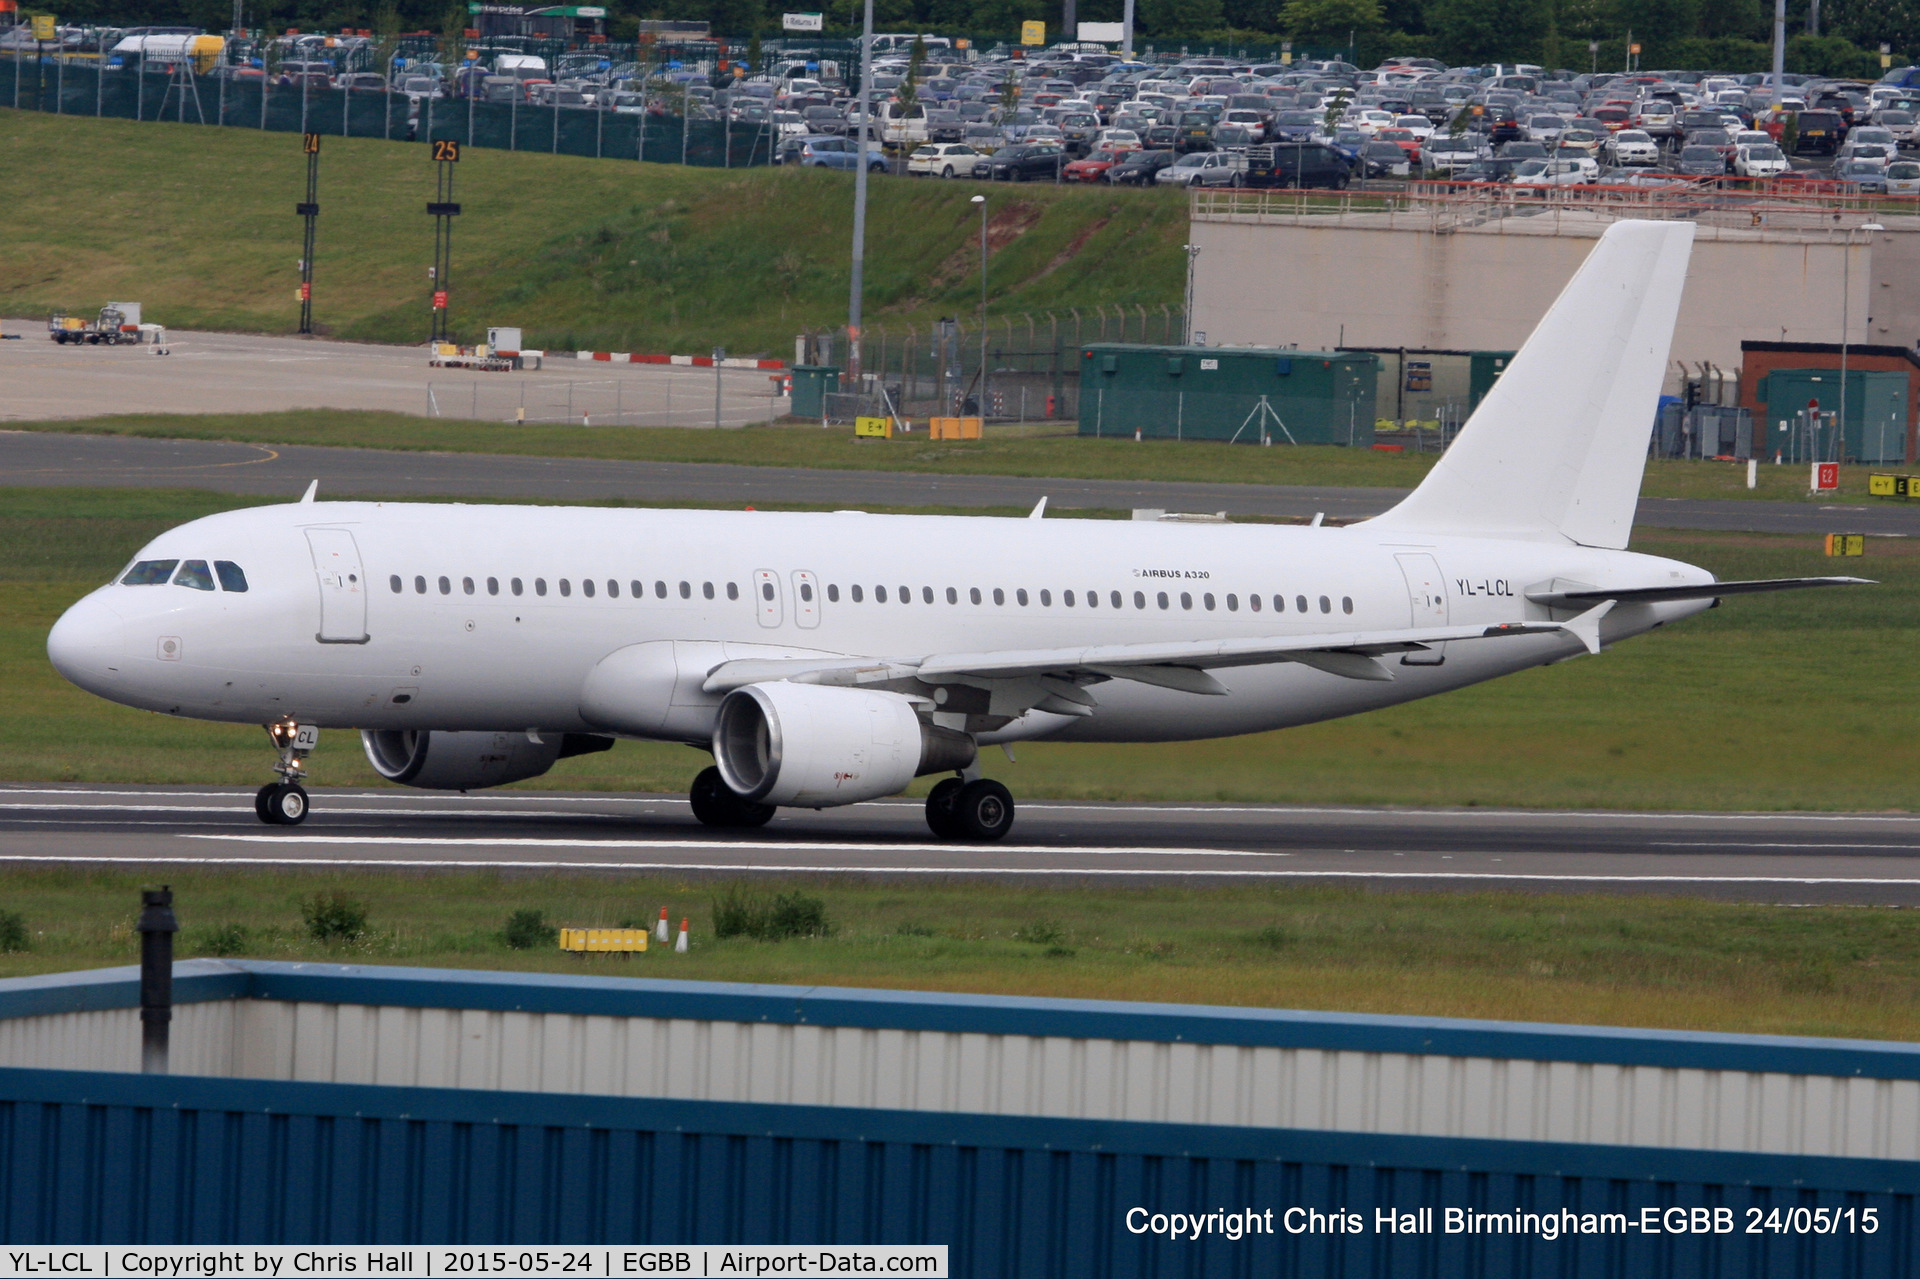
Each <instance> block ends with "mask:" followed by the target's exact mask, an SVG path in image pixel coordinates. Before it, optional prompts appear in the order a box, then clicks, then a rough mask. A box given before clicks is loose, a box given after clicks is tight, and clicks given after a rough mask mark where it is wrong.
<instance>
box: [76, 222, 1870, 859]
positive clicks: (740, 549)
mask: <svg viewBox="0 0 1920 1279" xmlns="http://www.w3.org/2000/svg"><path fill="white" fill-rule="evenodd" d="M1692 238H1693V227H1692V225H1691V224H1690V223H1685V222H1650V221H1623V222H1618V223H1615V224H1614V225H1613V226H1611V227H1609V228H1608V229H1607V231H1606V232H1605V233H1604V234H1603V235H1602V236H1601V237H1600V238H1599V240H1598V242H1597V243H1596V245H1595V247H1594V248H1593V249H1592V250H1591V252H1590V253H1589V255H1588V257H1587V260H1586V261H1585V263H1584V264H1583V265H1582V266H1581V268H1580V270H1579V271H1578V272H1577V273H1576V274H1575V276H1574V277H1573V279H1572V280H1571V281H1570V282H1569V283H1568V284H1567V286H1566V288H1565V289H1564V290H1563V291H1562V293H1561V294H1560V296H1559V298H1558V299H1557V300H1556V301H1555V303H1554V305H1553V306H1552V308H1551V309H1550V310H1549V311H1548V313H1547V315H1546V316H1545V317H1544V318H1543V319H1542V320H1541V321H1540V324H1539V326H1538V327H1537V328H1536V329H1535V330H1534V332H1533V334H1532V335H1531V336H1530V337H1529V339H1528V340H1527V342H1526V344H1525V345H1524V347H1523V348H1522V349H1521V351H1520V352H1519V353H1518V354H1517V355H1516V356H1515V357H1514V358H1513V360H1512V361H1511V362H1510V364H1509V366H1508V368H1507V371H1506V373H1505V375H1504V376H1503V377H1502V378H1501V379H1500V380H1499V382H1497V383H1496V384H1495V385H1494V386H1493V388H1492V390H1491V391H1489V392H1488V394H1487V395H1486V397H1485V398H1484V400H1483V401H1482V403H1481V404H1480V405H1479V407H1478V408H1477V410H1476V411H1475V412H1474V414H1473V415H1472V417H1471V418H1470V420H1469V421H1468V422H1467V424H1466V426H1465V427H1464V429H1463V430H1462V431H1461V433H1460V435H1459V436H1458V438H1457V439H1456V440H1455V442H1454V444H1453V445H1452V447H1451V448H1450V449H1449V450H1448V451H1447V452H1446V454H1445V455H1444V456H1443V457H1442V458H1441V459H1440V461H1439V462H1438V463H1437V464H1436V465H1435V466H1434V468H1433V469H1432V471H1431V472H1430V473H1429V474H1428V476H1427V477H1426V478H1425V479H1424V480H1423V481H1422V482H1421V484H1420V485H1419V487H1418V488H1417V489H1416V490H1415V491H1414V492H1413V493H1412V494H1410V495H1409V496H1408V497H1407V498H1406V499H1405V500H1403V501H1402V502H1400V503H1399V504H1398V505H1397V506H1395V507H1393V508H1392V509H1391V510H1389V511H1387V512H1386V513H1385V514H1382V515H1380V516H1377V517H1375V518H1373V519H1369V520H1365V521H1361V522H1358V523H1354V524H1349V525H1346V526H1342V527H1326V526H1315V527H1307V526H1271V525H1219V524H1199V523H1191V524H1178V523H1164V522H1147V521H1139V522H1126V523H1113V522H1108V521H1098V520H1061V519H1053V520H1049V519H1046V518H1044V515H1045V502H1044V500H1043V501H1042V502H1041V504H1040V506H1039V507H1036V508H1035V510H1034V512H1033V514H1032V516H1031V517H1029V518H1027V519H1018V518H1013V519H1009V518H986V517H955V516H894V515H870V514H864V513H861V512H857V511H840V512H831V513H824V512H823V513H775V512H762V511H753V510H745V511H714V510H705V511H700V510H631V509H628V510H616V509H602V508H587V507H536V506H478V505H445V504H425V503H390V502H322V501H318V500H316V495H315V491H314V489H313V488H311V487H310V488H309V489H308V490H307V492H306V495H305V496H304V497H303V498H302V499H301V500H300V501H298V502H295V503H289V504H284V505H276V506H267V507H257V508H253V509H248V510H238V511H230V512H226V513H223V514H219V515H212V516H208V517H206V518H204V519H198V520H194V521H192V522H191V523H188V524H183V525H181V526H180V527H178V528H175V529H173V530H170V531H169V532H166V533H163V534H161V535H160V536H159V537H157V538H155V539H154V540H153V541H152V542H150V543H149V544H148V545H147V546H145V547H143V548H142V549H141V550H140V552H139V553H138V554H137V555H136V556H135V557H134V559H133V561H132V562H131V563H129V564H128V565H127V567H126V568H125V569H123V570H122V571H121V572H119V573H117V574H116V575H115V576H114V579H113V581H112V582H111V583H109V584H108V585H105V586H102V587H101V588H99V589H98V590H96V591H94V592H92V593H91V594H89V595H87V596H86V597H85V598H83V599H81V600H80V601H78V602H77V603H75V604H74V605H73V607H72V608H70V609H68V610H67V612H66V613H65V614H64V615H63V616H62V617H61V618H60V619H59V621H58V622H57V623H56V624H55V626H54V627H53V630H52V631H51V633H50V634H49V635H48V638H47V652H48V655H49V657H50V658H51V659H52V661H53V664H54V666H55V667H56V668H57V669H58V670H59V671H60V672H61V674H63V675H64V676H65V677H66V678H67V679H69V680H71V681H72V682H73V683H74V684H76V685H78V686H79V687H81V688H83V689H85V690H87V691H88V692H91V693H94V694H97V695H98V696H100V697H103V698H106V699H108V700H111V701H114V702H119V703H122V704H124V705H127V706H135V707H141V708H144V709H147V710H152V711H157V712H160V713H163V714H167V715H179V716H185V717H190V718H195V719H204V720H215V721H224V722H233V723H251V724H263V725H265V726H266V729H267V732H268V734H269V737H270V740H271V743H272V745H273V747H274V748H275V749H276V750H277V751H278V758H277V762H275V763H274V765H273V768H274V771H275V773H276V774H277V775H278V778H279V780H277V781H275V782H272V783H269V784H268V785H265V786H263V787H261V789H260V791H259V793H258V796H257V797H256V804H255V807H256V811H257V812H258V814H259V816H260V818H261V820H263V821H265V822H267V823H270V824H276V825H290V824H297V823H299V822H301V821H303V820H304V819H305V818H306V816H307V813H308V811H309V800H308V794H307V791H306V789H305V787H304V786H303V785H302V782H303V780H304V779H305V778H306V773H305V771H304V770H305V763H304V761H305V758H306V756H307V754H308V753H310V752H311V751H312V749H313V747H314V745H315V743H316V742H317V740H318V733H319V730H320V729H323V728H325V729H333V728H343V729H353V730H357V731H359V733H360V735H361V739H362V745H363V748H364V750H365V752H366V756H367V759H368V760H369V761H370V762H371V764H372V765H373V767H374V769H375V770H376V771H377V772H378V773H379V774H380V775H381V776H382V777H384V778H386V779H388V780H390V781H392V782H396V783H398V784H400V785H404V786H413V787H424V788H429V789H442V790H458V791H463V792H464V791H468V790H473V789H478V788H482V787H488V786H497V785H501V784H503V783H506V782H513V781H519V780H522V779H525V778H531V777H537V776H540V775H541V774H543V773H545V772H547V771H548V770H549V769H550V768H552V767H553V765H554V764H555V762H556V761H558V760H560V759H564V758H567V757H569V756H572V755H577V754H581V753H585V752H591V751H599V750H605V749H608V748H610V747H611V746H612V745H613V744H614V743H615V741H616V740H618V739H622V738H627V739H652V740H660V741H669V742H683V743H686V744H688V745H690V746H694V747H697V748H699V749H701V750H705V751H711V752H712V755H713V763H712V764H711V765H710V766H708V767H706V768H704V769H703V770H702V771H701V772H700V773H699V775H698V776H697V777H696V778H695V780H694V782H693V784H692V787H691V790H690V793H689V800H690V802H691V805H692V809H693V813H694V815H695V816H696V817H698V818H699V820H700V821H702V822H704V823H706V824H707V825H709V826H714V827H721V828H734V829H745V828H752V827H756V826H760V825H763V824H764V823H765V822H766V821H767V820H768V819H770V818H771V817H772V816H773V814H774V813H775V811H776V810H777V809H778V808H780V807H800V808H813V809H822V808H830V807H835V806H838V805H844V804H852V803H858V802H860V801H862V800H869V799H877V798H880V797H883V796H888V795H894V794H898V793H899V792H901V791H902V790H904V789H906V788H907V786H908V785H909V784H910V783H911V782H912V781H913V780H914V779H915V778H916V777H919V776H925V775H929V774H937V773H948V774H951V776H949V777H946V778H944V779H942V780H941V781H939V782H938V783H937V784H936V785H935V786H934V787H933V789H932V793H931V794H929V795H928V797H927V804H926V819H927V825H928V826H929V828H930V829H931V830H932V831H933V832H934V834H935V835H936V836H938V837H940V838H942V839H954V840H992V839H998V838H1000V837H1002V836H1004V835H1005V834H1006V833H1007V831H1008V830H1009V829H1011V827H1012V825H1013V820H1014V802H1013V797H1012V794H1011V793H1010V792H1009V790H1008V789H1007V787H1006V786H1005V785H1003V784H1002V783H1001V782H999V781H996V780H993V779H991V778H988V777H985V776H983V775H982V770H981V767H980V763H979V752H980V749H981V748H982V747H985V746H991V745H994V744H1002V745H1005V744H1010V743H1014V742H1019V741H1027V740H1041V739H1044V740H1048V741H1062V742H1090V741H1103V742H1151V741H1179V740H1187V739H1195V738H1206V737H1220V736H1227V735H1233V734H1240V733H1256V732H1264V731H1267V730H1272V729H1278V728H1285V727H1289V726H1292V725H1297V724H1307V723H1312V722H1316V721H1321V720H1327V719H1333V718H1336V717H1339V716H1345V715H1355V714H1359V713H1361V712H1364V711H1369V710H1374V709H1377V708H1379V707H1384V706H1391V705H1395V704H1397V703H1400V702H1406V701H1411V700H1413V699H1415V698H1421V697H1431V696H1433V695H1434V694H1437V693H1443V692H1448V691H1450V690H1453V689H1457V688H1464V687H1466V686H1468V685H1471V684H1477V683H1480V682H1481V681H1484V680H1489V679H1494V678H1496V677H1499V676H1502V675H1508V674H1512V673H1514V672H1516V671H1521V670H1526V669H1528V668H1531V667H1536V666H1543V665H1548V664H1551V663H1555V662H1560V661H1564V660H1567V659H1569V658H1573V657H1578V656H1580V655H1583V654H1590V653H1598V652H1599V651H1600V650H1601V649H1602V648H1603V647H1605V646H1607V645H1610V644H1615V643H1618V642H1620V641H1621V640H1624V639H1627V638H1629V637H1632V636H1637V635H1641V634H1645V633H1646V632H1649V631H1652V630H1655V629H1657V628H1659V627H1662V626H1665V625H1667V624H1668V623H1671V622H1677V621H1680V620H1682V619H1684V618H1686V617H1689V616H1692V615H1693V614H1695V613H1698V612H1701V611H1702V610H1704V609H1707V608H1710V607H1714V606H1716V605H1717V603H1718V602H1719V600H1720V599H1722V598H1723V597H1727V596H1734V595H1740V594H1746V593H1751V592H1759V591H1773V590H1784V589H1791V588H1797V587H1815V586H1837V585H1852V584H1868V583H1865V582H1863V581H1862V579H1858V578H1850V577H1815V578H1786V579H1770V580H1764V581H1744V582H1717V581H1715V580H1714V578H1713V575H1712V574H1711V573H1709V572H1707V571H1706V570H1704V569H1701V568H1697V567H1694V566H1692V565H1689V564H1685V563H1681V562H1679V561H1676V560H1670V559H1663V558H1660V557H1657V556H1651V555H1642V554H1637V553H1634V552H1630V551H1628V550H1627V549H1626V547H1627V544H1628V537H1629V534H1630V532H1631V529H1632V524H1633V517H1634V507H1635V503H1636V501H1637V498H1638V494H1639V488H1640V481H1641V477H1642V471H1643V468H1644V464H1645V456H1646V452H1647V440H1648V433H1649V428H1650V424H1651V423H1652V421H1653V418H1654V410H1655V406H1656V404H1657V400H1658V396H1659V394H1660V389H1661V382H1662V378H1663V376H1664V371H1665V365H1666V359H1667V351H1668V347H1669V345H1670V343H1671V340H1672V335H1673V329H1674V323H1675V318H1676V315H1677V312H1678V309H1679V303H1680V294H1681V288H1682V284H1683V282H1684V280H1685V277H1686V273H1687V263H1688V258H1689V255H1690V252H1691V247H1692ZM1009 754H1011V751H1009Z"/></svg>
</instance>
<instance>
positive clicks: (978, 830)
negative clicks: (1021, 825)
mask: <svg viewBox="0 0 1920 1279" xmlns="http://www.w3.org/2000/svg"><path fill="white" fill-rule="evenodd" d="M927 827H928V829H930V830H931V831H933V833H934V835H935V836H937V837H938V838H940V839H968V840H977V841H980V842H983V843H984V842H990V841H992V840H996V839H999V838H1000V837H1001V836H1003V835H1005V834H1006V833H1007V832H1008V831H1010V830H1012V829H1013V793H1012V792H1011V791H1009V790H1008V789H1007V788H1006V787H1004V786H1002V785H1001V784H1000V783H999V782H996V781H994V780H993V779H992V778H990V777H976V778H975V779H974V780H972V781H967V780H966V779H965V778H963V777H949V778H947V779H946V780H945V781H943V782H940V783H939V784H938V785H936V786H935V787H934V788H933V789H932V790H931V791H929V792H927Z"/></svg>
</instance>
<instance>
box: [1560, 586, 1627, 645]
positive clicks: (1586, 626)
mask: <svg viewBox="0 0 1920 1279" xmlns="http://www.w3.org/2000/svg"><path fill="white" fill-rule="evenodd" d="M1614 603H1615V601H1613V600H1602V601H1600V602H1599V603H1598V604H1595V605H1594V606H1593V607H1592V608H1590V609H1588V610H1587V611H1586V612H1584V613H1582V614H1580V616H1578V617H1576V618H1573V619H1572V620H1570V621H1565V622H1562V623H1560V629H1561V630H1563V631H1566V632H1567V633H1568V634H1570V635H1572V636H1573V637H1574V638H1575V639H1577V640H1579V641H1580V642H1581V643H1582V644H1584V645H1586V646H1587V652H1589V653H1592V654H1594V655H1596V656H1598V655H1599V652H1600V619H1601V618H1603V617H1605V616H1606V615H1607V614H1608V613H1611V612H1612V611H1613V606H1614Z"/></svg>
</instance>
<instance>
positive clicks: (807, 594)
mask: <svg viewBox="0 0 1920 1279" xmlns="http://www.w3.org/2000/svg"><path fill="white" fill-rule="evenodd" d="M707 594H708V595H712V594H713V591H712V589H711V588H709V589H708V591H707ZM800 599H801V601H802V602H803V603H807V604H811V603H813V587H812V586H810V585H808V584H807V583H806V582H802V583H800Z"/></svg>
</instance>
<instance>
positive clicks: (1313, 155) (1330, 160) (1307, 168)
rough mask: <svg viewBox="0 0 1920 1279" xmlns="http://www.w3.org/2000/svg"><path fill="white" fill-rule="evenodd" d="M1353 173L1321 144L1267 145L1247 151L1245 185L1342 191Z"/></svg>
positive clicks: (1271, 143) (1278, 143) (1273, 143)
mask: <svg viewBox="0 0 1920 1279" xmlns="http://www.w3.org/2000/svg"><path fill="white" fill-rule="evenodd" d="M1352 178H1353V171H1352V170H1351V169H1350V168H1348V167H1347V162H1346V161H1345V160H1342V159H1341V158H1340V157H1339V156H1337V155H1335V154H1334V152H1333V148H1332V147H1330V146H1328V145H1327V144H1326V143H1324V142H1306V143H1286V142H1270V143H1268V144H1266V145H1265V146H1258V147H1248V148H1247V170H1246V176H1245V182H1246V185H1248V186H1250V187H1285V188H1289V189H1293V188H1303V187H1327V188H1330V189H1332V190H1336V191H1339V190H1345V189H1346V186H1347V184H1348V183H1349V182H1350V181H1352Z"/></svg>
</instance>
